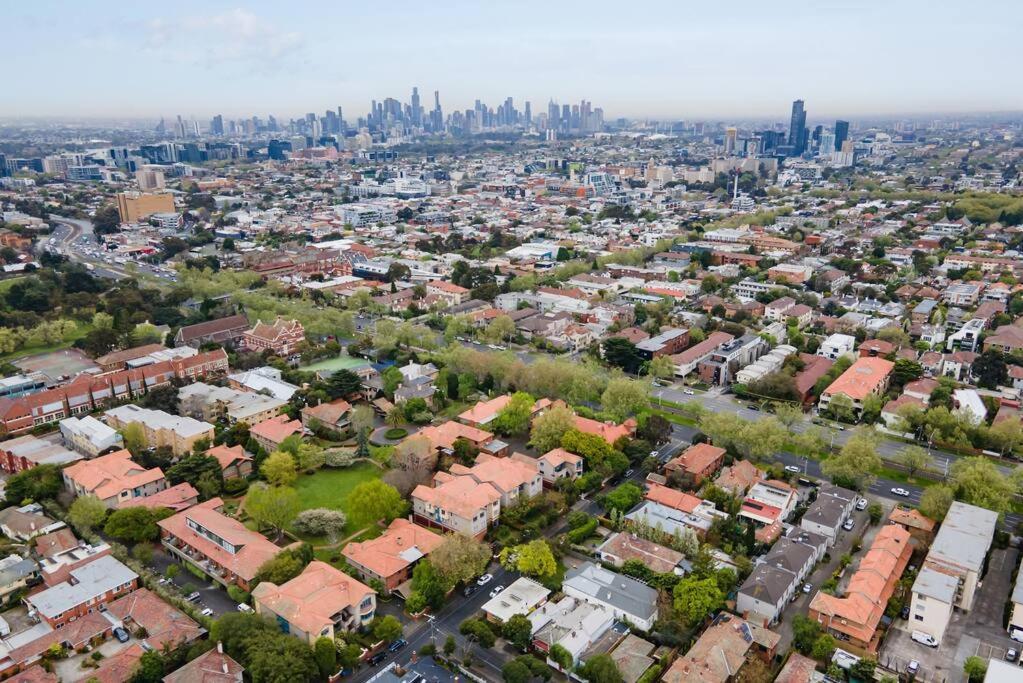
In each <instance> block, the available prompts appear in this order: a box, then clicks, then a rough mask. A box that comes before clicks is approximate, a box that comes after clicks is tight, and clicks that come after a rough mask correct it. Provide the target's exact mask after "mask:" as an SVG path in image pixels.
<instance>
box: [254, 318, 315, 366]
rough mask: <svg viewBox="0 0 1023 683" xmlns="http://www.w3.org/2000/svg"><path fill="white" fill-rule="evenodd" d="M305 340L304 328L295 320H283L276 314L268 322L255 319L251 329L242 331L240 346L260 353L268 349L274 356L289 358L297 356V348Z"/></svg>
mask: <svg viewBox="0 0 1023 683" xmlns="http://www.w3.org/2000/svg"><path fill="white" fill-rule="evenodd" d="M303 342H305V328H304V327H302V323H300V322H299V321H297V320H285V319H284V318H282V317H280V316H278V317H277V319H276V320H275V321H274V322H273V324H270V323H264V322H263V321H262V320H257V321H256V324H255V325H253V326H252V329H249V330H246V331H245V332H243V333H242V344H241V345H242V348H244V349H245V350H246V351H252V352H255V353H261V352H263V351H269V352H270V353H272V354H274V355H275V356H279V357H281V358H284V359H285V360H291V359H293V358H295V357H296V356H298V353H299V348H300V346H301V345H302V343H303Z"/></svg>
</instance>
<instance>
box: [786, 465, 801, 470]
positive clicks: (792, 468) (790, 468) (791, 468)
mask: <svg viewBox="0 0 1023 683" xmlns="http://www.w3.org/2000/svg"><path fill="white" fill-rule="evenodd" d="M785 471H786V472H799V468H798V467H796V466H795V465H785Z"/></svg>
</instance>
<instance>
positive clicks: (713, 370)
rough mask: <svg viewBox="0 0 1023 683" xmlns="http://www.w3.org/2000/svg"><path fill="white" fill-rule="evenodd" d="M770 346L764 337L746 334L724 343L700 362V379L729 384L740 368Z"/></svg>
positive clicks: (758, 356) (763, 352) (710, 382)
mask: <svg viewBox="0 0 1023 683" xmlns="http://www.w3.org/2000/svg"><path fill="white" fill-rule="evenodd" d="M770 348H771V347H770V346H769V345H768V343H767V341H765V340H764V339H763V338H762V337H760V336H758V335H755V334H744V335H743V336H741V337H739V338H738V339H733V340H732V341H730V342H728V343H726V344H724V345H722V346H721V347H720V348H718V349H717V350H716V351H714V352H713V353H711V354H710V356H709V357H707V358H706V359H705V360H703V361H701V362H700V365H699V368H698V369H699V374H700V379H701V380H703V381H704V382H706V383H707V384H718V385H721V386H727V385H729V384H731V383H732V382H734V381H735V377H736V373H738V371H739V370H741V369H742V368H744V367H746V366H747V365H749V364H750V363H753V362H754V361H756V360H757V359H758V358H760V357H761V356H763V355H764V354H765V353H767V352H768V350H769V349H770Z"/></svg>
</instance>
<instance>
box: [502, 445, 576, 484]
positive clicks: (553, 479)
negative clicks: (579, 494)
mask: <svg viewBox="0 0 1023 683" xmlns="http://www.w3.org/2000/svg"><path fill="white" fill-rule="evenodd" d="M513 457H514V456H513ZM536 464H537V466H539V468H540V476H541V477H542V478H543V485H544V486H545V487H547V488H553V487H554V486H556V485H557V483H558V481H559V480H561V479H576V478H578V477H580V476H582V473H583V459H582V458H581V457H580V456H578V455H576V454H575V453H569V452H568V451H566V450H565V449H564V448H555V449H554V450H552V451H547V452H546V453H544V454H543V455H541V456H540V457H539V458H537V459H536Z"/></svg>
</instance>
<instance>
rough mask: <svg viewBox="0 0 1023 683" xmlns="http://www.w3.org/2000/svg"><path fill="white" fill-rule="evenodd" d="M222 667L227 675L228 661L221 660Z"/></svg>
mask: <svg viewBox="0 0 1023 683" xmlns="http://www.w3.org/2000/svg"><path fill="white" fill-rule="evenodd" d="M220 668H221V669H223V671H224V675H225V676H226V675H227V668H228V667H227V662H221V664H220Z"/></svg>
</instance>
